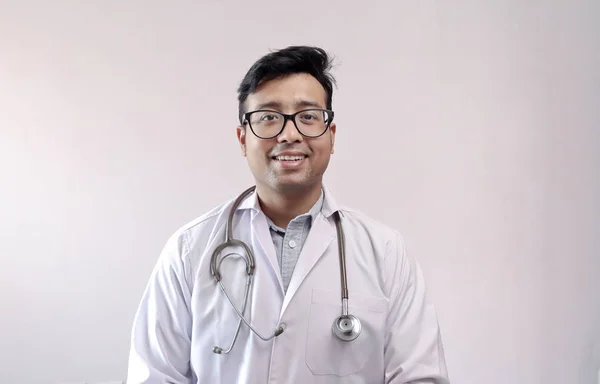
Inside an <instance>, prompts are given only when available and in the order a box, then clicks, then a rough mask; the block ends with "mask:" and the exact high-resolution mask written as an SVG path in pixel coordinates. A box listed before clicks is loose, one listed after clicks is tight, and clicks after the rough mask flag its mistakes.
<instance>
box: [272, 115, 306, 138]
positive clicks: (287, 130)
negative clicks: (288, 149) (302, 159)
mask: <svg viewBox="0 0 600 384" xmlns="http://www.w3.org/2000/svg"><path fill="white" fill-rule="evenodd" d="M302 140H303V136H302V135H301V134H300V132H299V131H298V129H296V126H295V125H294V122H293V121H292V120H287V121H286V122H285V125H284V126H283V131H281V133H280V134H279V136H277V141H278V142H280V143H294V142H300V141H302Z"/></svg>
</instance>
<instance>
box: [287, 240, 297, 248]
mask: <svg viewBox="0 0 600 384" xmlns="http://www.w3.org/2000/svg"><path fill="white" fill-rule="evenodd" d="M288 245H289V246H290V248H296V242H295V241H294V240H290V242H289V243H288Z"/></svg>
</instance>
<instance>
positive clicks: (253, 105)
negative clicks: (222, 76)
mask: <svg viewBox="0 0 600 384" xmlns="http://www.w3.org/2000/svg"><path fill="white" fill-rule="evenodd" d="M326 99H327V94H326V92H325V89H324V88H323V86H322V85H321V83H319V81H318V80H317V79H315V78H314V77H313V76H311V75H309V74H304V73H298V74H293V75H288V76H284V77H280V78H277V79H273V80H269V81H266V82H265V83H263V84H261V85H260V86H259V87H258V88H257V89H256V91H255V92H254V93H251V94H250V95H248V98H247V99H246V109H247V110H248V111H252V110H255V109H259V108H260V107H261V106H263V105H266V104H267V105H271V106H275V105H277V106H279V107H280V108H281V109H282V110H285V111H291V110H295V109H298V107H304V106H306V105H310V104H313V105H314V106H317V107H320V108H326V107H327V101H326Z"/></svg>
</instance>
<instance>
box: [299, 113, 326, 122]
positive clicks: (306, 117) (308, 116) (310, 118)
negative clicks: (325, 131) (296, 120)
mask: <svg viewBox="0 0 600 384" xmlns="http://www.w3.org/2000/svg"><path fill="white" fill-rule="evenodd" d="M298 117H300V120H302V122H304V123H314V122H317V121H321V120H322V119H321V118H319V112H318V111H305V112H302V113H301V114H300V115H299V116H298Z"/></svg>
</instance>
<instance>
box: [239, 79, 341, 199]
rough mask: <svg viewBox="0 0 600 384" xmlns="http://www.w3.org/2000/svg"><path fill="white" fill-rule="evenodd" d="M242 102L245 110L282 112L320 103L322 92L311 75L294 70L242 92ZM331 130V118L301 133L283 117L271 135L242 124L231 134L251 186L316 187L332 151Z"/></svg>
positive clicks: (323, 105)
mask: <svg viewBox="0 0 600 384" xmlns="http://www.w3.org/2000/svg"><path fill="white" fill-rule="evenodd" d="M245 107H246V108H245V110H246V111H248V112H251V111H255V110H258V109H261V110H262V109H268V110H273V111H278V112H282V113H286V114H293V113H295V112H297V111H300V110H303V109H307V108H322V109H326V108H327V104H326V92H325V89H324V88H323V86H321V84H320V83H319V82H318V81H317V80H316V79H315V78H314V77H312V76H311V75H308V74H294V75H289V76H286V77H283V78H280V79H275V80H271V81H268V82H265V83H264V84H262V85H261V86H260V87H259V88H258V89H257V90H256V92H254V93H253V94H250V95H249V96H248V98H247V99H246V105H245ZM253 126H254V125H253ZM335 130H336V126H335V124H334V123H331V125H330V128H329V129H328V130H327V131H326V132H325V133H324V134H323V135H321V136H319V137H315V138H310V137H305V136H303V135H301V134H300V132H298V130H297V129H296V126H295V125H294V123H293V122H292V121H290V120H288V121H287V122H286V124H285V127H284V129H283V131H282V132H281V133H280V134H279V135H278V136H276V137H274V138H272V139H261V138H259V137H257V136H256V135H254V133H252V130H251V129H250V127H249V126H248V124H245V126H240V127H238V128H237V137H238V140H239V143H240V147H241V149H242V155H243V156H245V157H246V159H247V161H248V165H249V167H250V170H251V172H252V174H253V175H254V179H255V181H256V184H257V186H259V185H260V186H261V187H263V188H264V187H267V188H269V189H272V190H274V191H277V192H290V191H291V192H293V191H300V190H305V189H307V188H311V187H315V186H319V187H320V185H321V181H322V178H323V174H324V173H325V170H326V169H327V166H328V165H329V158H330V156H331V155H332V154H333V148H334V139H335ZM282 156H285V157H282Z"/></svg>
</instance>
